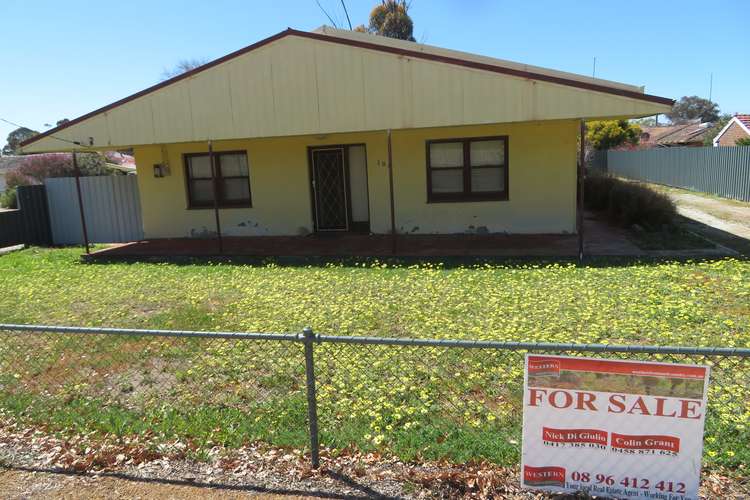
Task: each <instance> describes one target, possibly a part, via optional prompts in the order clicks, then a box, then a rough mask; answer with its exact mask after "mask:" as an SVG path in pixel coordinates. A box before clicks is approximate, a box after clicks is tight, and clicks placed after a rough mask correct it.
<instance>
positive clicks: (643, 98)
mask: <svg viewBox="0 0 750 500" xmlns="http://www.w3.org/2000/svg"><path fill="white" fill-rule="evenodd" d="M287 39H297V40H300V39H301V40H307V41H314V42H323V43H325V44H327V45H329V46H330V45H338V46H345V47H353V48H356V49H365V50H367V51H375V52H378V53H385V54H390V55H395V56H398V58H399V59H405V60H414V61H425V62H431V63H438V64H441V65H445V66H450V67H453V68H462V69H466V70H477V71H480V72H485V73H489V74H495V75H503V76H508V77H513V78H517V79H523V80H524V81H527V82H532V83H534V82H537V83H542V84H553V85H555V86H562V87H566V88H572V89H576V90H583V91H589V92H595V93H597V94H603V95H610V96H617V97H621V98H626V99H628V100H634V101H638V102H642V103H644V104H650V105H652V106H650V107H649V106H640V107H637V106H629V107H625V108H623V111H622V112H621V114H622V116H626V115H627V116H631V115H632V116H636V115H637V116H644V115H647V114H655V113H656V112H663V111H664V107H665V106H671V105H672V104H673V103H674V101H673V100H672V99H667V98H664V97H658V96H654V95H649V94H645V93H644V92H643V88H642V87H636V86H633V85H626V84H621V83H617V82H610V81H607V80H601V79H594V78H588V77H584V76H581V75H575V74H572V73H565V72H559V71H554V70H549V69H545V68H539V67H533V66H528V65H523V64H519V63H513V62H510V61H503V60H499V59H493V58H489V57H484V56H479V55H474V54H468V53H463V52H458V51H452V50H447V49H441V48H438V47H431V46H428V45H423V44H417V43H414V42H406V41H401V40H393V39H389V38H385V37H381V36H376V35H370V34H363V33H357V32H352V31H345V30H335V29H332V28H328V27H322V28H319V29H318V30H316V31H314V32H305V31H298V30H293V29H291V28H289V29H287V30H286V31H282V32H280V33H277V34H276V35H273V36H271V37H268V38H266V39H264V40H261V41H259V42H257V43H254V44H252V45H249V46H247V47H244V48H242V49H240V50H238V51H235V52H232V53H230V54H227V55H226V56H223V57H220V58H218V59H216V60H214V61H211V62H209V63H207V64H204V65H203V66H200V67H198V68H195V69H193V70H191V71H188V72H186V73H183V74H181V75H178V76H175V77H173V78H171V79H169V80H166V81H163V82H160V83H158V84H156V85H153V86H151V87H149V88H147V89H144V90H142V91H140V92H137V93H135V94H133V95H131V96H128V97H125V98H123V99H120V100H118V101H116V102H113V103H111V104H109V105H106V106H104V107H102V108H99V109H97V110H95V111H92V112H90V113H87V114H85V115H83V116H80V117H78V118H75V119H73V120H70V121H69V122H67V123H65V124H63V125H61V126H59V127H55V128H53V129H51V130H48V131H46V132H43V133H41V134H39V135H37V136H34V137H33V138H31V139H29V140H26V141H24V142H23V143H22V144H21V145H22V147H23V148H24V150H25V151H34V150H38V151H45V150H47V151H48V150H52V149H49V147H46V148H45V147H40V148H38V149H35V148H33V147H32V148H29V146H33V145H36V144H38V143H39V142H40V141H42V140H43V139H45V138H47V137H55V138H58V139H60V140H61V141H63V142H66V141H67V142H71V143H77V144H78V145H80V146H84V147H85V146H92V147H98V148H101V147H112V146H131V145H135V144H139V143H137V142H132V141H131V142H122V141H118V140H115V141H114V142H113V141H112V140H111V138H110V140H109V141H108V142H107V143H106V144H103V143H100V141H94V144H86V142H88V141H86V140H85V138H83V139H84V140H81V134H79V136H78V137H79V139H78V140H76V139H75V137H74V138H73V139H66V138H63V137H56V136H58V135H59V134H60V133H61V132H63V131H65V130H69V129H71V128H75V127H76V126H77V125H79V124H81V123H83V122H86V121H88V120H91V119H93V118H96V117H98V116H101V115H105V114H107V113H108V112H114V111H115V110H117V109H118V108H122V107H123V106H125V105H127V104H129V103H132V102H133V101H137V100H139V99H141V98H144V97H147V96H150V95H154V94H156V93H158V92H159V91H163V90H164V89H169V88H174V87H176V86H178V85H180V84H182V83H184V82H187V81H190V80H193V79H195V78H196V77H199V76H201V75H202V74H204V73H206V72H208V70H211V69H212V68H217V67H219V66H221V65H225V63H231V62H232V61H235V60H238V59H241V58H242V56H246V55H249V54H252V53H255V52H260V50H259V49H262V48H265V47H268V46H271V45H275V44H276V42H280V41H282V40H287ZM580 117H586V116H584V115H583V114H581V115H580ZM556 118H560V117H556ZM537 119H554V118H547V117H545V116H541V117H539V118H537ZM402 121H403V120H402ZM496 121H497V122H499V121H502V120H496ZM456 124H458V123H456ZM101 125H103V124H100V127H99V128H98V129H96V128H95V127H94V130H101V129H102V126H101ZM377 125H378V127H379V128H374V129H373V130H377V129H380V128H399V127H398V126H395V125H394V126H391V125H390V124H388V127H382V126H380V125H381V124H377ZM433 125H434V126H440V125H441V124H440V123H435V124H431V123H427V124H426V125H425V124H415V126H433ZM442 125H446V124H442ZM115 128H117V127H115ZM89 129H91V127H89ZM320 131H326V132H331V131H334V132H335V131H351V130H320ZM276 132H277V133H276V134H275V135H295V134H298V133H312V132H310V131H307V132H305V131H300V130H289V131H287V130H283V131H276ZM83 135H84V136H85V134H83ZM220 135H221V134H220ZM220 135H219V136H216V137H213V138H214V139H221V138H229V137H223V136H220ZM271 135H274V134H271ZM197 136H201V137H202V135H201V134H197V135H196V137H192V138H191V137H185V138H184V140H191V139H192V140H195V139H196V138H197ZM240 137H242V136H235V137H232V138H240ZM157 142H166V141H164V140H161V141H159V140H157V141H156V142H155V143H157ZM58 146H60V147H62V146H64V147H62V149H71V146H72V144H67V145H64V144H62V143H60V144H58ZM60 147H58V148H57V150H60V149H61V148H60Z"/></svg>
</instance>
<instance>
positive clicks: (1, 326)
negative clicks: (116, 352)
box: [0, 323, 750, 358]
mask: <svg viewBox="0 0 750 500" xmlns="http://www.w3.org/2000/svg"><path fill="white" fill-rule="evenodd" d="M305 330H306V331H310V332H312V331H311V330H309V329H308V328H305ZM0 331H15V332H32V333H61V334H62V333H70V334H102V335H143V336H157V337H198V338H214V339H217V338H218V339H234V340H279V341H299V342H305V341H307V339H312V340H313V341H314V342H317V343H334V344H367V345H391V346H406V347H408V346H419V347H447V348H451V347H455V348H463V349H497V350H507V351H535V352H545V351H547V352H559V351H568V352H611V353H631V354H637V353H641V354H684V355H696V356H737V357H743V358H750V348H741V347H692V346H654V345H623V344H575V343H551V342H499V341H489V340H454V339H420V338H391V337H357V336H343V335H320V334H316V335H312V336H310V337H308V338H305V335H304V333H251V332H208V331H192V330H153V329H151V330H150V329H136V328H99V327H79V326H51V325H18V324H7V323H0Z"/></svg>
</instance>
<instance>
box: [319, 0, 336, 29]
mask: <svg viewBox="0 0 750 500" xmlns="http://www.w3.org/2000/svg"><path fill="white" fill-rule="evenodd" d="M315 3H316V4H318V8H319V9H320V10H322V11H323V14H325V15H326V17H327V18H328V20H329V21H331V24H333V27H334V28H336V29H338V26H337V25H336V21H334V20H333V18H332V17H331V16H329V15H328V12H326V10H325V9H324V8H323V6H322V5H320V0H315Z"/></svg>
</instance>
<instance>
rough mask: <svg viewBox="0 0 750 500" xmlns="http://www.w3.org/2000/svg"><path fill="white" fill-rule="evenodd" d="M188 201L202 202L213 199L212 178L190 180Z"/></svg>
mask: <svg viewBox="0 0 750 500" xmlns="http://www.w3.org/2000/svg"><path fill="white" fill-rule="evenodd" d="M190 201H191V202H192V203H193V204H202V203H207V202H213V201H214V187H213V181H212V180H205V181H203V180H201V181H199V180H193V181H190Z"/></svg>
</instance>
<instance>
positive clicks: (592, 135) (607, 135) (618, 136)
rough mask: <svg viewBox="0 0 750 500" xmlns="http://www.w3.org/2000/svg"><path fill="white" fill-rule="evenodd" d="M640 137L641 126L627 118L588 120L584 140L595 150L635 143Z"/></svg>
mask: <svg viewBox="0 0 750 500" xmlns="http://www.w3.org/2000/svg"><path fill="white" fill-rule="evenodd" d="M640 139H641V127H639V126H638V125H636V124H633V123H630V122H628V121H627V120H611V121H593V122H588V124H587V130H586V142H588V143H589V144H590V145H591V147H592V148H594V149H596V150H604V149H612V148H616V147H618V146H622V145H623V144H630V145H633V146H634V145H636V144H638V141H640Z"/></svg>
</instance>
